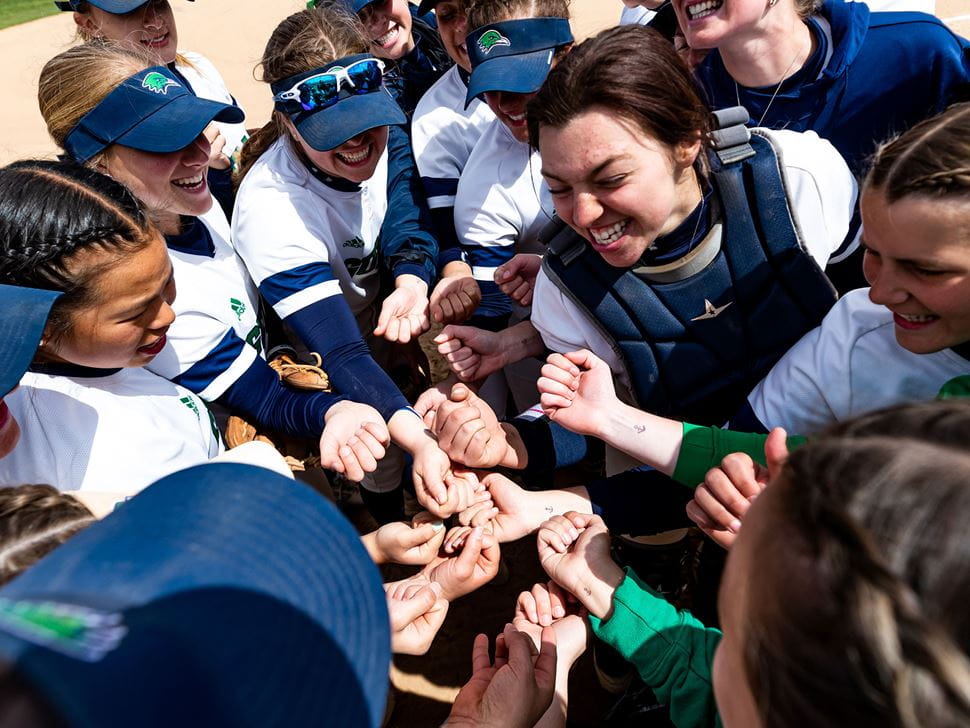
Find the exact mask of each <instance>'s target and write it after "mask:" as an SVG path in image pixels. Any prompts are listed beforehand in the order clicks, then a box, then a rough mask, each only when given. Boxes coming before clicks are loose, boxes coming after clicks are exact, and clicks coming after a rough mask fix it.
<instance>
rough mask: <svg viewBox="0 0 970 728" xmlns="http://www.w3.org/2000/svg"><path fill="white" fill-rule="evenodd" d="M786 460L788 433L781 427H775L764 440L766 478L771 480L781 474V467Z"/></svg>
mask: <svg viewBox="0 0 970 728" xmlns="http://www.w3.org/2000/svg"><path fill="white" fill-rule="evenodd" d="M787 459H788V433H786V432H785V430H784V429H783V428H781V427H776V428H775V429H773V430H772V431H771V433H770V434H769V435H768V439H767V440H765V462H766V463H767V464H768V477H769V478H771V479H772V480H773V479H774V478H776V477H777V476H778V473H779V472H781V467H782V466H783V465H784V464H785V461H786V460H787Z"/></svg>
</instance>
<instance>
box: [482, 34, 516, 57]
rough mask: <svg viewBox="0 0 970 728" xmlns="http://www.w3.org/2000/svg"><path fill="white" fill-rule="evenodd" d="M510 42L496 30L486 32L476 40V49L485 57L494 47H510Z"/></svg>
mask: <svg viewBox="0 0 970 728" xmlns="http://www.w3.org/2000/svg"><path fill="white" fill-rule="evenodd" d="M511 45H512V42H511V41H510V40H509V39H508V38H506V37H505V36H504V35H502V34H501V33H499V32H498V31H497V30H486V31H485V32H484V33H482V37H481V38H479V39H478V48H479V49H480V50H481V52H482V53H484V54H485V55H486V56H487V55H488V53H489V51H491V50H492V49H493V48H494V47H495V46H511Z"/></svg>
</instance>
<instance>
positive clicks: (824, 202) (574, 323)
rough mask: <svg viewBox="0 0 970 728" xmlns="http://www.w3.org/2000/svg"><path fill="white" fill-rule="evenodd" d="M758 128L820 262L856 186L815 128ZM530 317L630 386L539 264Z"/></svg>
mask: <svg viewBox="0 0 970 728" xmlns="http://www.w3.org/2000/svg"><path fill="white" fill-rule="evenodd" d="M760 131H762V132H764V133H766V134H767V135H768V136H769V137H770V138H771V139H772V141H773V142H774V147H775V149H776V150H780V157H781V161H782V167H783V170H784V177H785V182H786V185H787V188H788V194H789V206H790V208H791V210H792V212H793V214H794V218H795V222H796V223H797V224H798V226H799V228H800V230H801V232H802V240H803V241H804V243H805V245H806V247H807V249H808V253H809V255H811V256H812V257H813V258H814V259H815V261H816V262H817V263H818V264H819V265H820V266H822V267H823V268H824V267H825V264H826V263H827V262H828V259H829V256H830V255H831V254H832V252H833V251H835V250H837V249H838V248H839V246H840V245H841V244H842V242H843V240H844V238H845V236H846V235H847V234H848V230H849V223H850V221H851V219H852V214H853V209H854V207H855V200H856V194H857V192H858V189H857V185H856V181H855V178H854V177H853V176H852V173H851V172H850V171H849V168H848V167H847V166H846V164H845V161H844V160H843V159H842V157H841V156H840V155H839V153H838V152H837V151H836V150H835V147H833V146H832V145H831V144H830V143H829V142H828V141H825V140H824V139H820V138H819V137H818V135H817V134H815V132H811V131H809V132H801V133H799V132H793V131H769V130H766V129H762V130H760ZM701 293H703V292H701ZM532 323H533V325H534V326H535V327H536V329H537V330H538V331H539V333H540V334H541V335H542V339H543V341H544V342H545V345H546V346H547V347H548V348H549V349H551V350H552V351H557V352H561V353H562V352H568V351H576V350H577V349H589V350H590V351H592V352H593V353H594V354H596V355H597V356H598V357H600V358H601V359H603V360H604V361H606V363H607V364H608V365H609V366H610V368H611V369H612V370H613V372H614V375H615V376H616V377H617V379H618V382H619V383H620V385H621V388H623V389H626V390H627V391H629V390H630V385H631V382H630V378H629V376H628V375H627V373H626V367H625V366H624V365H623V361H622V359H621V357H620V355H619V354H618V353H617V352H616V351H615V350H614V349H613V345H612V344H611V343H610V341H609V340H608V339H607V338H606V337H605V336H604V335H603V334H602V333H601V332H600V327H599V325H598V324H596V323H595V322H593V321H591V320H590V318H589V316H588V315H587V313H586V312H585V311H584V310H582V309H580V308H579V307H577V306H576V305H575V304H574V303H573V302H572V301H571V300H570V299H569V298H568V297H567V296H566V295H564V294H563V293H562V291H560V290H559V288H558V287H557V286H556V284H555V283H553V282H552V281H551V280H549V278H548V277H547V276H546V274H545V273H544V272H543V271H541V270H540V272H539V275H538V277H537V278H536V287H535V293H534V296H533V299H532Z"/></svg>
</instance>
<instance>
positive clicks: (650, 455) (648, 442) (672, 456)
mask: <svg viewBox="0 0 970 728" xmlns="http://www.w3.org/2000/svg"><path fill="white" fill-rule="evenodd" d="M601 414H602V417H603V421H602V424H600V425H599V427H597V429H596V432H594V433H593V434H594V435H595V436H596V437H598V438H600V439H601V440H603V441H604V442H606V443H607V444H609V445H612V446H613V447H615V448H616V449H617V450H622V451H623V452H625V453H626V454H628V455H630V456H631V457H633V458H636V459H637V460H639V461H640V462H642V463H644V464H646V465H649V466H651V467H653V468H656V469H657V470H659V471H661V472H662V473H665V474H666V475H671V474H673V472H674V469H675V468H676V466H677V459H678V457H679V456H680V448H681V443H682V441H683V434H684V427H683V424H682V423H681V422H679V421H677V420H671V419H668V418H666V417H658V416H657V415H653V414H651V413H649V412H644V411H643V410H639V409H637V408H636V407H630V406H629V405H626V404H623V403H620V402H617V404H616V405H614V406H612V407H606V408H604V409H603V411H602V412H601Z"/></svg>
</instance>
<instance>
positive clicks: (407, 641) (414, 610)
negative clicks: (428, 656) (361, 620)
mask: <svg viewBox="0 0 970 728" xmlns="http://www.w3.org/2000/svg"><path fill="white" fill-rule="evenodd" d="M384 593H385V596H386V597H387V612H388V616H389V617H390V621H391V650H392V651H393V652H395V653H398V654H402V655H423V654H424V653H425V652H427V651H428V648H429V647H431V643H432V642H433V641H434V638H435V635H436V634H438V630H439V629H440V628H441V625H442V624H443V623H444V621H445V617H446V616H447V614H448V601H447V600H446V599H444V598H442V596H441V587H440V586H438V585H437V584H434V583H429V582H427V581H424V580H422V579H418V580H414V579H405V580H404V581H397V582H391V583H389V584H385V585H384Z"/></svg>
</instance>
